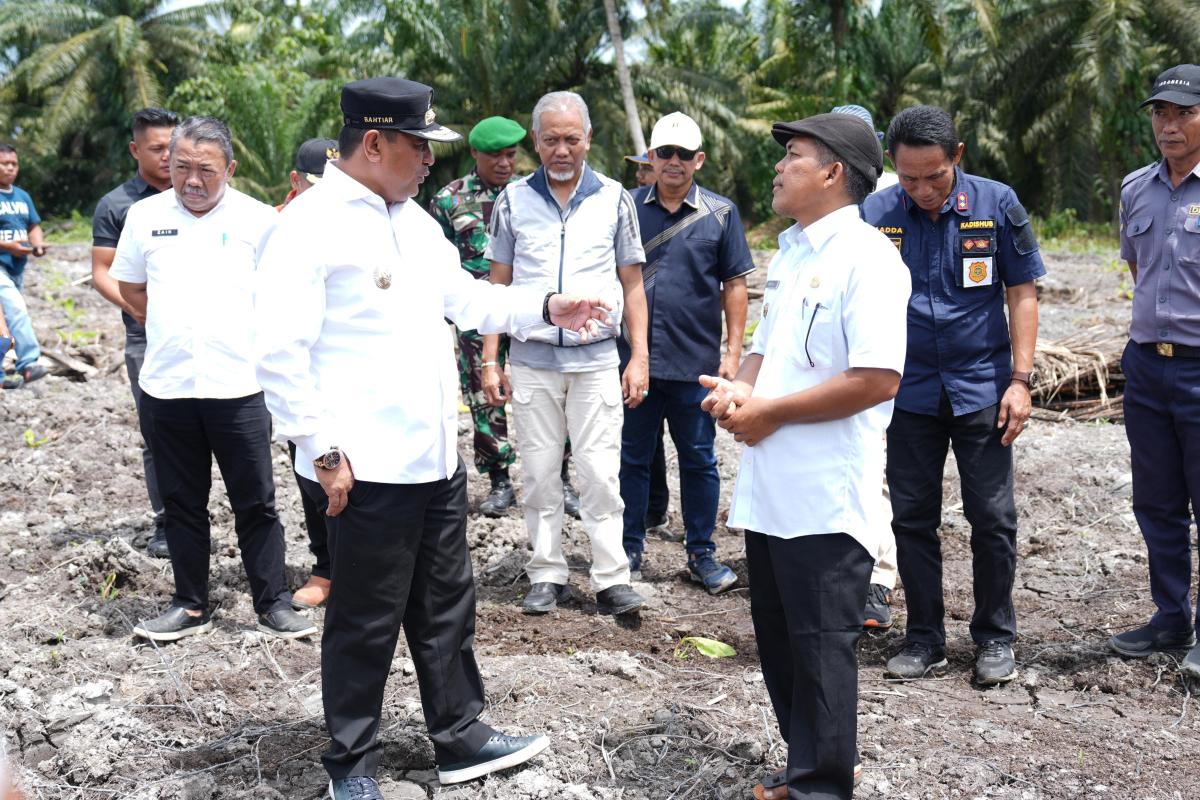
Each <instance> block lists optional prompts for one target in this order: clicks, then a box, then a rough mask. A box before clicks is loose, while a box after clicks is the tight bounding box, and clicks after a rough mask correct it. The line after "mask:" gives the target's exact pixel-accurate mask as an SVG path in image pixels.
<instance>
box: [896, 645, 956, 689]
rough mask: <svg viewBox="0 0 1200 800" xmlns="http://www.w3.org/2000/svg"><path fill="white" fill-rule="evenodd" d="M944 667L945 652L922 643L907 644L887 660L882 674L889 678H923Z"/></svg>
mask: <svg viewBox="0 0 1200 800" xmlns="http://www.w3.org/2000/svg"><path fill="white" fill-rule="evenodd" d="M944 666H946V651H945V650H944V649H942V648H941V647H934V646H933V645H931V644H925V643H923V642H908V643H906V644H905V645H904V649H903V650H901V651H900V652H899V653H897V654H896V655H894V656H892V657H891V658H889V659H888V662H887V669H886V670H885V671H884V674H885V675H887V676H888V677H889V678H905V679H909V680H911V679H913V678H924V677H925V676H926V675H928V674H929V673H930V672H933V671H935V670H939V669H941V668H942V667H944Z"/></svg>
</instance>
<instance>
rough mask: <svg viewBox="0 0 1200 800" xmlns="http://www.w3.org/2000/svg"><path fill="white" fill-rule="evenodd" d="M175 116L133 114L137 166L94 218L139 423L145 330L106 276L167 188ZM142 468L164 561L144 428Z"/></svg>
mask: <svg viewBox="0 0 1200 800" xmlns="http://www.w3.org/2000/svg"><path fill="white" fill-rule="evenodd" d="M178 124H179V117H178V116H176V115H175V114H174V113H173V112H171V111H166V110H164V109H161V108H143V109H142V110H140V111H138V112H136V113H135V114H134V115H133V141H132V142H130V143H129V153H130V155H132V156H133V158H134V160H135V161H136V162H137V172H135V173H134V175H133V177H132V178H130V179H129V180H127V181H125V182H124V183H122V184H121V185H120V186H118V187H117V188H115V189H113V190H112V191H111V192H109V193H108V194H106V195H104V197H102V198H101V199H100V202H99V204H97V206H96V213H95V214H94V215H93V216H92V286H94V287H95V288H96V291H98V292H99V293H100V294H101V296H103V297H104V299H105V300H108V301H109V302H110V303H112V304H113V305H115V306H117V307H118V308H120V309H121V319H122V320H123V321H124V322H125V369H126V370H127V371H128V373H129V388H130V390H131V391H132V392H133V402H134V405H135V406H136V407H137V409H138V420H139V424H141V419H142V415H141V404H142V391H141V389H140V388H138V373H139V372H141V369H142V362H143V361H144V360H145V358H146V329H145V328H144V327H142V325H141V323H139V322H138V321H137V320H135V319H134V318H133V315H132V314H130V310H131V309H129V308H128V306H127V304H126V303H125V301H124V300H123V299H122V298H121V293H120V291H119V290H118V288H117V281H116V279H115V278H113V277H112V276H110V275H109V274H108V270H109V267H111V266H112V263H113V258H115V257H116V254H117V242H118V241H119V240H120V238H121V231H122V230H123V229H124V227H125V216H126V215H127V214H128V213H129V208H130V206H132V205H133V204H134V203H136V202H138V201H139V200H144V199H146V198H147V197H152V196H153V195H156V194H158V193H159V192H161V191H163V190H164V189H169V188H170V186H171V168H170V163H169V159H168V152H167V151H168V147H169V145H170V143H171V131H173V130H174V129H175V126H176V125H178ZM142 440H143V442H142V464H143V466H144V467H145V472H146V492H147V493H148V494H149V495H150V507H151V508H152V509H153V510H154V536H153V537H152V538H151V539H150V541H149V543H147V545H146V550H147V552H149V553H150V555H152V556H155V557H157V558H168V557H169V556H170V553H169V551H168V550H167V537H166V530H165V528H164V527H163V523H164V517H163V500H162V495H161V494H160V493H159V491H158V481H157V479H156V478H155V474H154V458H153V456H151V454H150V446H149V441H148V438H147V431H146V426H145V425H144V424H143V425H142Z"/></svg>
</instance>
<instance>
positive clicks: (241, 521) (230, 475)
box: [142, 392, 292, 614]
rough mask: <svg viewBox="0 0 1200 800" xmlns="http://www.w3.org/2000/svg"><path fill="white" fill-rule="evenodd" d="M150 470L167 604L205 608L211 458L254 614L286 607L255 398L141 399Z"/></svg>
mask: <svg viewBox="0 0 1200 800" xmlns="http://www.w3.org/2000/svg"><path fill="white" fill-rule="evenodd" d="M142 419H143V420H144V424H145V422H148V423H149V425H150V446H151V447H152V448H153V450H154V468H155V470H156V471H157V474H158V485H159V488H160V490H161V491H162V495H163V503H164V506H165V508H166V525H167V547H168V548H169V549H170V551H171V567H172V569H173V570H174V572H175V597H174V598H173V600H172V601H171V604H172V605H175V606H181V607H183V608H190V609H207V608H208V559H209V543H210V532H209V525H208V494H209V490H210V489H211V488H212V477H211V475H212V459H213V457H214V456H215V457H216V459H217V466H218V467H219V468H220V470H221V477H222V478H224V480H225V490H226V493H227V494H228V497H229V505H230V507H232V509H233V518H234V529H235V530H236V531H237V537H238V549H239V550H241V553H242V564H243V565H244V566H245V568H246V577H247V578H248V579H249V582H250V595H251V597H252V598H253V600H254V610H255V611H256V612H258V613H259V614H266V613H268V612H271V611H278V610H279V609H283V608H290V607H291V600H292V596H291V593H290V592H289V591H288V588H287V582H286V581H285V580H284V574H283V526H282V525H281V524H280V523H279V516H278V515H277V514H276V513H275V480H274V478H273V477H272V475H271V415H270V414H269V413H267V407H266V404H265V403H264V402H263V395H262V392H259V393H258V394H252V395H250V396H248V397H238V398H234V399H230V400H216V399H193V398H188V399H180V400H161V399H159V398H157V397H153V396H151V395H149V394H143V395H142Z"/></svg>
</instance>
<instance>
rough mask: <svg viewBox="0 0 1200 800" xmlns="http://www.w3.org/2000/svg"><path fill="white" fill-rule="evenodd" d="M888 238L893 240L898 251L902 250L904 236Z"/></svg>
mask: <svg viewBox="0 0 1200 800" xmlns="http://www.w3.org/2000/svg"><path fill="white" fill-rule="evenodd" d="M888 238H889V239H891V240H892V244H894V245H896V249H897V250H900V249H901V247H902V245H903V244H904V237H902V236H889V237H888Z"/></svg>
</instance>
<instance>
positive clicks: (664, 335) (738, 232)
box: [618, 183, 754, 381]
mask: <svg viewBox="0 0 1200 800" xmlns="http://www.w3.org/2000/svg"><path fill="white" fill-rule="evenodd" d="M656 188H657V187H656V186H655V185H650V186H643V187H641V188H640V189H636V190H635V191H634V192H633V201H634V206H636V207H637V215H638V228H639V229H640V230H641V232H642V246H643V247H644V248H645V250H646V262H645V264H643V265H642V284H643V286H645V289H646V306H647V308H648V310H649V325H648V326H647V331H646V333H647V339H648V342H649V347H650V377H652V378H658V379H660V380H669V381H695V380H696V379H697V378H699V377H700V376H701V375H716V374H717V368H718V367H719V366H720V363H721V284H722V283H724V282H725V281H731V280H733V279H734V278H738V277H741V276H743V275H746V274H747V273H750V272H753V271H754V260H753V259H752V258H751V256H750V247H749V245H747V244H746V234H745V232H744V231H743V230H742V220H741V217H740V216H739V215H738V210H737V207H736V206H734V204H733V203H732V202H730V201H729V200H727V199H726V198H724V197H722V196H721V195H719V194H715V193H714V192H710V191H709V190H707V189H705V188H703V187H701V186H700V185H699V184H697V183H692V188H691V191H689V192H688V195H687V197H686V198H684V201H683V203H682V204H681V205H680V206H679V209H678V210H676V211H675V212H674V213H670V212H668V211H667V209H665V208H663V207H662V206H661V205H659V204H658V199H657V197H656V194H655V189H656ZM618 346H619V348H620V353H621V361H622V363H624V362H626V361H627V360H628V359H629V345H628V343H626V342H625V340H624V338H623V337H622V338H621V340H620V341H619V342H618Z"/></svg>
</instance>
